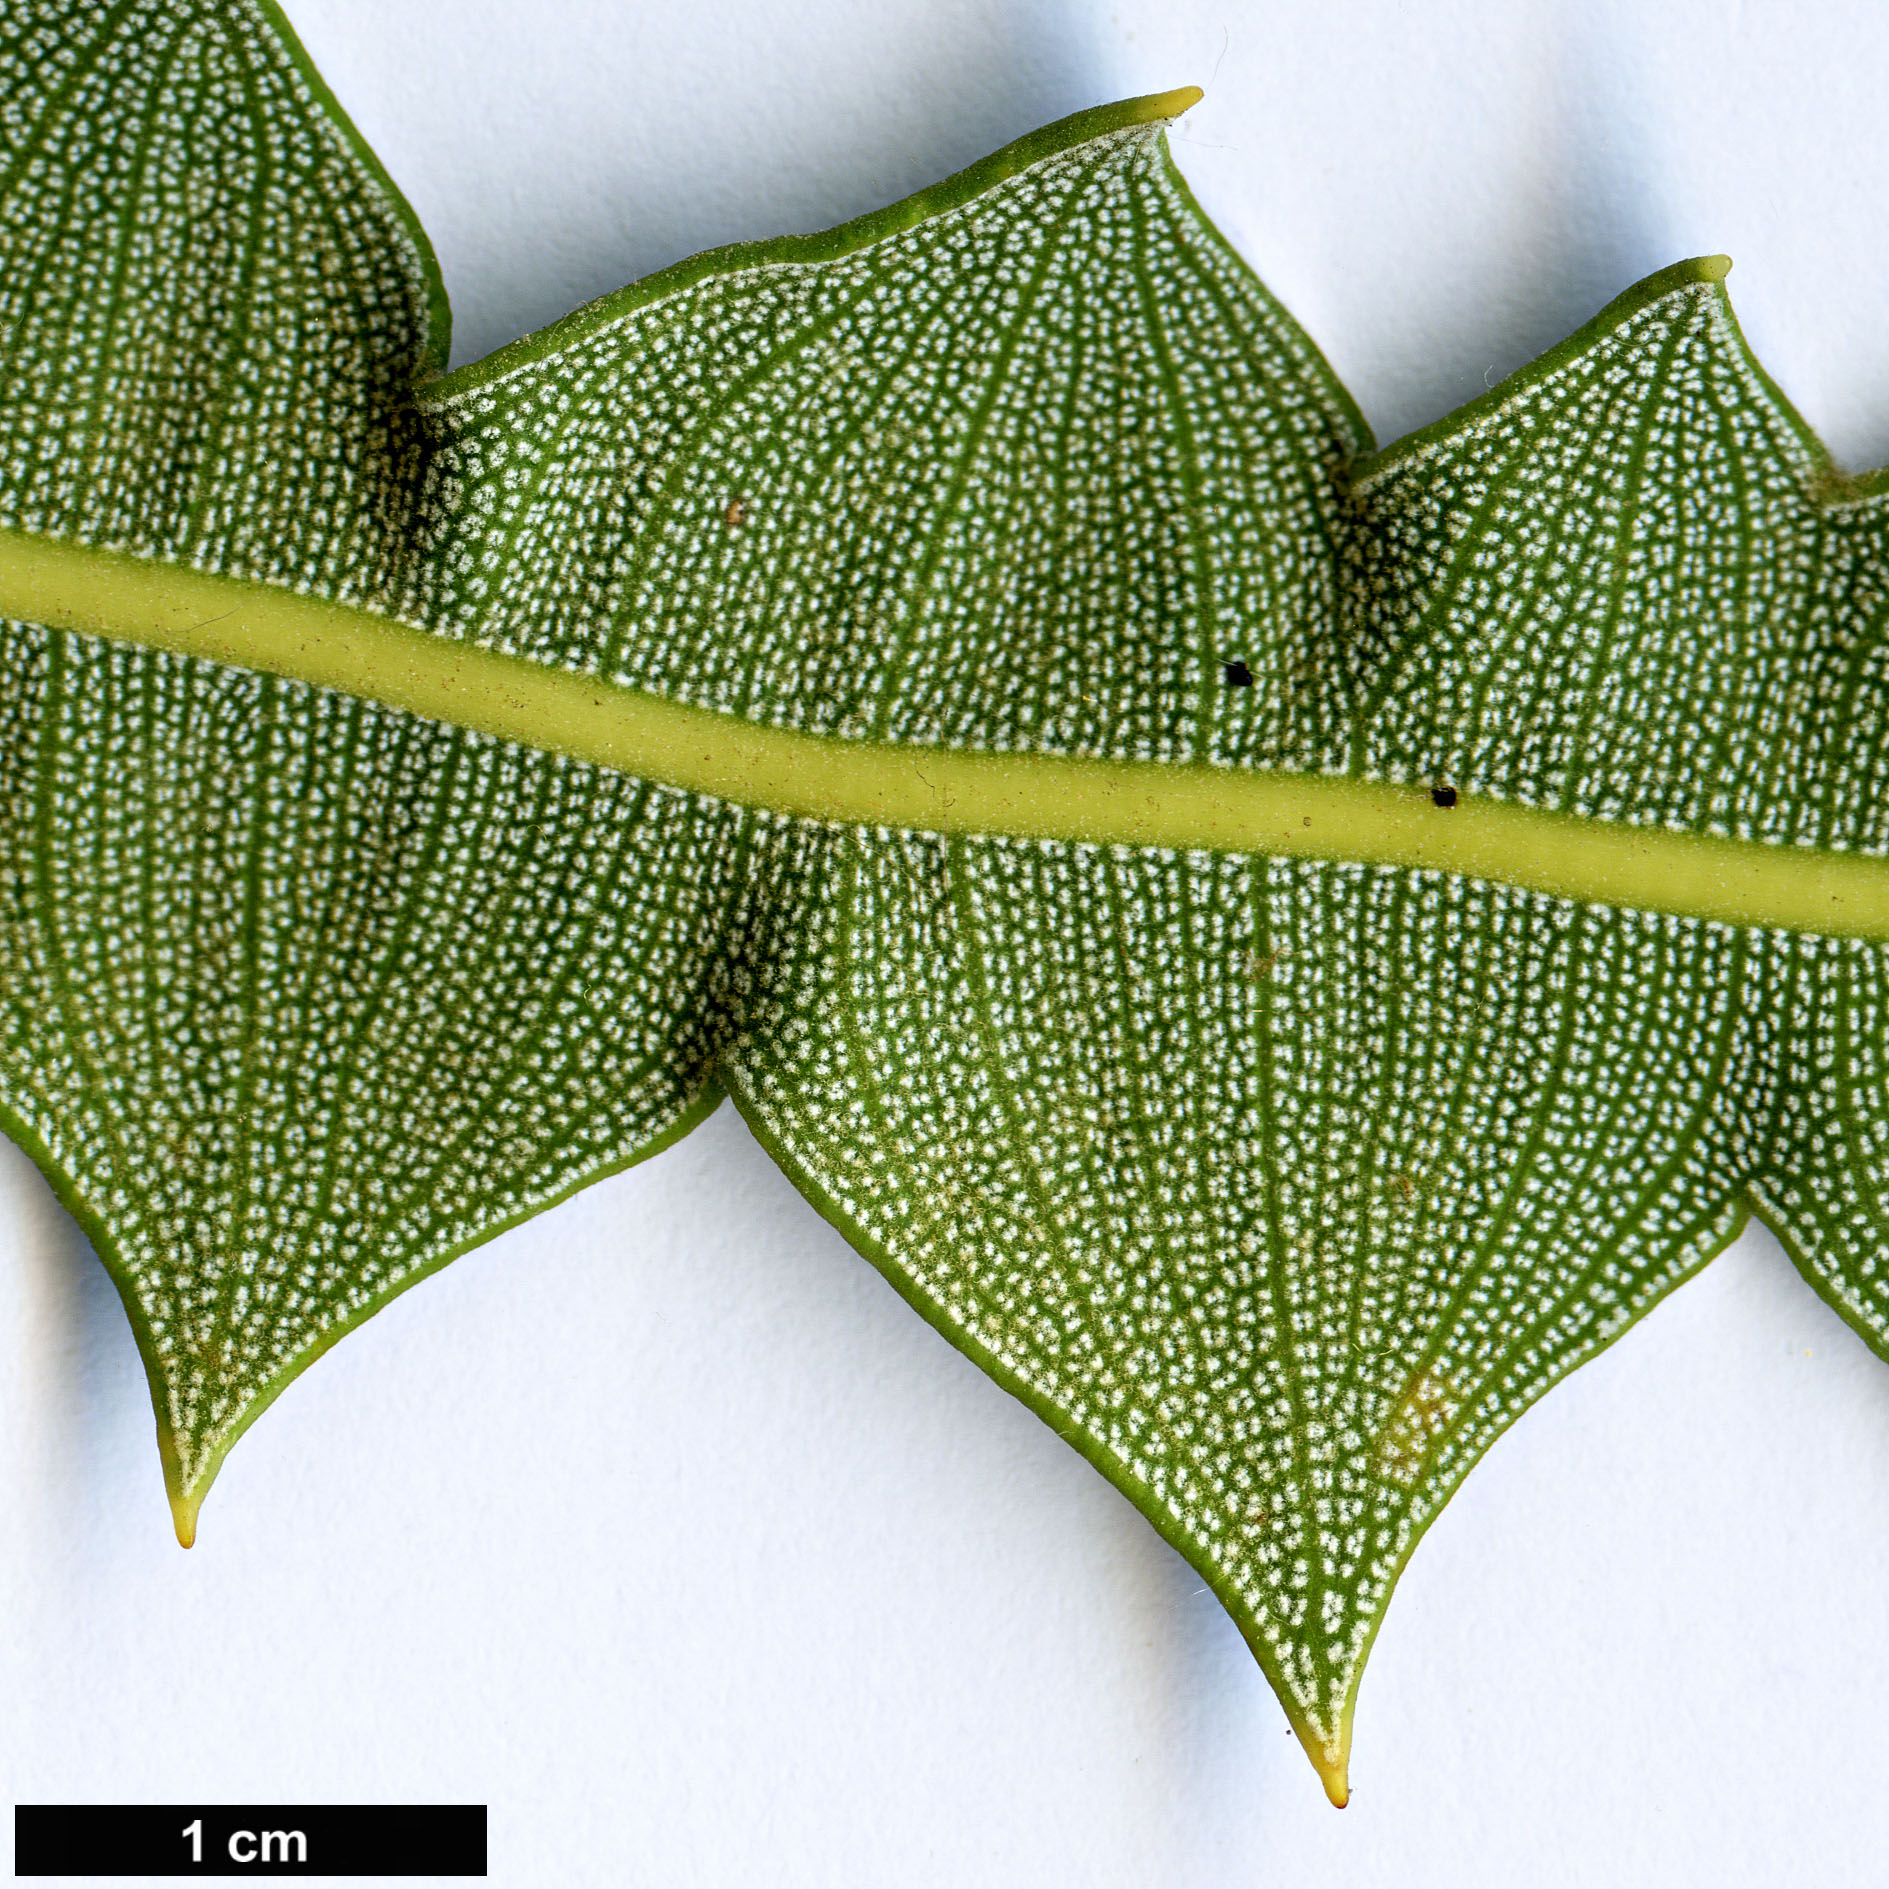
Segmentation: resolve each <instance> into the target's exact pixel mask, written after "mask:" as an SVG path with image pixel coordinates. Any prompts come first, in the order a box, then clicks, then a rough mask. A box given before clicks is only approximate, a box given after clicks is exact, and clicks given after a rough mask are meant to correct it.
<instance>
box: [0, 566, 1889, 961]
mask: <svg viewBox="0 0 1889 1889" xmlns="http://www.w3.org/2000/svg"><path fill="white" fill-rule="evenodd" d="M0 615H4V616H8V617H13V618H17V619H21V620H23V621H26V622H32V623H43V624H46V625H48V626H50V627H53V628H58V629H67V630H74V631H77V632H79V633H81V634H83V635H87V636H98V637H106V638H109V639H111V640H113V641H115V642H122V643H131V644H136V645H139V646H141V647H144V648H151V649H164V650H170V651H174V652H175V653H177V654H179V655H186V656H199V657H203V658H205V659H206V660H208V661H211V662H221V663H232V664H235V665H237V666H238V667H240V668H245V669H254V670H260V671H262V672H264V673H266V674H269V675H276V676H283V677H287V678H289V679H290V680H292V681H296V682H305V683H310V684H312V685H314V686H315V687H317V688H326V689H338V690H341V691H343V692H344V693H346V694H349V695H356V696H363V697H366V698H368V699H370V700H372V701H376V702H384V703H386V704H387V705H388V706H390V707H393V708H399V709H406V710H409V711H410V712H412V713H413V714H416V715H425V716H429V717H431V718H432V719H434V720H437V721H446V722H456V723H459V724H460V725H461V726H463V727H466V728H471V729H476V730H478V731H479V732H480V733H483V734H487V735H495V736H498V737H499V738H501V739H503V740H507V741H518V742H523V743H525V744H526V745H527V746H530V747H535V748H545V749H550V750H552V751H554V752H557V753H561V754H567V755H570V756H571V757H572V758H574V759H577V760H582V761H588V762H594V763H596V764H597V765H599V766H603V767H610V768H617V769H620V770H621V771H622V772H623V773H626V774H630V775H634V776H636V777H638V778H639V779H644V780H653V781H663V782H666V783H668V784H669V785H671V786H674V787H680V788H686V789H688V790H689V791H691V792H694V793H701V794H713V795H716V796H718V797H720V798H722V799H725V800H732V801H738V802H741V803H743V804H745V805H748V806H753V807H766V808H770V809H772V810H773V811H775V812H777V813H783V814H790V815H795V816H799V817H802V818H807V819H815V820H832V821H840V822H845V823H849V824H859V825H867V826H884V827H893V828H913V829H918V830H921V831H928V832H935V833H991V834H1005V835H1009V836H1012V837H1015V838H1019V839H1051V840H1079V841H1087V842H1091V843H1095V844H1103V845H1109V844H1118V845H1127V846H1164V847H1177V848H1193V849H1201V850H1205V851H1212V852H1240V853H1275V854H1291V855H1294V856H1296V857H1299V858H1311V859H1341V860H1355V861H1358V862H1360V863H1363V864H1367V865H1386V866H1409V867H1423V868H1428V869H1431V870H1435V871H1441V872H1454V873H1462V874H1464V875H1466V876H1468V877H1470V878H1475V879H1487V880H1495V881H1498V882H1500V883H1503V884H1507V885H1514V886H1521V887H1525V888H1526V889H1528V890H1530V891H1534V892H1545V893H1549V894H1552V895H1553V896H1555V897H1558V898H1566V899H1577V900H1582V901H1591V902H1594V903H1598V904H1604V905H1621V906H1631V907H1637V908H1639V909H1642V910H1646V911H1655V912H1671V913H1676V914H1680V915H1683V916H1686V917H1693V918H1706V919H1715V920H1719V921H1722V922H1724V923H1726V924H1735V925H1759V926H1768V927H1769V926H1775V927H1780V928H1783V929H1786V930H1791V931H1813V932H1823V933H1828V934H1832V935H1837V936H1847V937H1866V938H1881V939H1889V861H1884V860H1880V859H1872V858H1864V857H1860V856H1858V855H1856V854H1852V853H1827V852H1819V851H1814V850H1811V849H1808V848H1802V847H1782V846H1772V845H1766V844H1763V843H1759V842H1754V841H1748V840H1728V839H1717V838H1711V837H1708V836H1702V835H1695V834H1688V833H1673V832H1668V831H1665V830H1663V829H1658V828H1643V827H1631V826H1624V825H1620V824H1617V823H1614V822H1610V821H1603V820H1592V819H1581V818H1576V817H1572V816H1569V815H1565V814H1557V813H1542V812H1537V811H1534V810H1531V809H1529V808H1526V807H1518V806H1513V805H1511V804H1509V803H1507V802H1504V801H1499V800H1492V799H1488V798H1484V797H1478V796H1474V795H1469V794H1460V795H1459V796H1458V799H1457V803H1456V805H1455V806H1454V807H1453V808H1450V809H1448V810H1445V809H1442V808H1439V807H1437V806H1435V805H1434V804H1433V803H1432V801H1431V798H1430V795H1429V794H1428V792H1427V791H1424V790H1421V789H1413V788H1410V787H1400V786H1393V785H1390V784H1387V783H1384V782H1377V781H1358V780H1349V779H1343V778H1336V777H1330V776H1324V775H1309V774H1288V773H1257V772H1248V771H1244V770H1235V769H1229V768H1218V767H1206V766H1183V765H1176V764H1173V763H1168V762H1159V761H1097V760H1081V759H1076V758H1073V757H1069V756H1061V755H1045V754H1027V755H1026V754H985V753H973V752H967V751H965V750H962V749H953V748H925V747H916V746H910V745H904V744H893V743H886V742H864V741H847V740H838V739H835V738H833V737H830V736H826V735H813V734H803V733H800V732H798V731H795V730H792V729H785V728H768V727H763V726H761V725H759V724H758V723H754V722H750V721H746V720H743V719H741V718H739V717H736V716H731V715H723V714H718V713H716V712H714V711H713V710H709V709H702V708H695V707H691V706H690V705H688V704H686V703H682V702H673V701H667V700H664V699H663V698H661V697H659V696H653V695H647V694H644V693H642V692H640V691H638V690H635V689H625V688H620V687H617V686H615V685H613V684H609V683H604V682H600V681H598V680H597V679H596V678H594V677H587V676H580V675H574V674H572V673H570V672H569V671H567V670H562V669H553V668H548V667H546V666H544V665H542V664H539V663H533V662H527V661H525V660H523V659H521V658H519V657H516V656H504V655H499V654H497V653H495V652H494V651H491V650H483V649H475V648H472V647H469V646H468V645H466V644H463V643H457V642H453V641H450V640H448V639H446V638H443V637H434V636H428V635H426V634H425V633H423V632H421V631H418V630H413V629H409V628H407V627H406V626H404V625H402V624H398V623H395V622H392V621H390V620H389V619H387V618H385V617H380V616H376V615H374V614H373V613H372V612H370V611H364V610H356V609H352V608H349V607H348V606H346V605H342V604H334V603H327V602H323V601H321V600H319V599H317V598H312V597H304V596H300V595H298V594H297V593H295V592H294V591H289V590H280V589H276V588H273V587H270V586H267V585H261V584H251V583H239V582H234V581H232V580H230V579H228V578H222V577H214V576H210V575H208V574H206V573H204V572H201V571H193V570H188V569H185V568H183V567H181V566H177V565H171V564H160V563H155V562H152V561H150V560H148V559H143V558H135V557H128V556H125V555H122V554H119V553H116V552H107V551H97V550H91V549H88V548H85V547H82V546H78V545H72V544H64V543H60V542H58V541H56V540H53V539H49V538H39V537H33V536H30V535H28V534H25V533H20V532H9V531H0Z"/></svg>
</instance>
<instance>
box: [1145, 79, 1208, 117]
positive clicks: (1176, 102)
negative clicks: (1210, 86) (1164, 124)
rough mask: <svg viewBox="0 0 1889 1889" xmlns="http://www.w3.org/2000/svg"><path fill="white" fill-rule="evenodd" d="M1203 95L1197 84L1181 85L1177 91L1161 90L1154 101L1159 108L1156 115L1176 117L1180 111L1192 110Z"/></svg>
mask: <svg viewBox="0 0 1889 1889" xmlns="http://www.w3.org/2000/svg"><path fill="white" fill-rule="evenodd" d="M1205 96H1206V95H1205V94H1204V93H1203V92H1202V91H1201V89H1200V87H1199V86H1197V85H1183V86H1182V87H1181V88H1180V90H1179V91H1177V92H1163V93H1162V94H1161V96H1160V98H1159V99H1158V100H1157V101H1156V103H1157V105H1158V106H1159V108H1160V109H1159V112H1158V114H1157V115H1158V116H1159V117H1162V118H1178V117H1179V116H1180V115H1181V113H1182V112H1186V111H1192V110H1193V109H1194V107H1195V106H1196V105H1198V104H1199V103H1200V101H1201V99H1202V98H1203V97H1205Z"/></svg>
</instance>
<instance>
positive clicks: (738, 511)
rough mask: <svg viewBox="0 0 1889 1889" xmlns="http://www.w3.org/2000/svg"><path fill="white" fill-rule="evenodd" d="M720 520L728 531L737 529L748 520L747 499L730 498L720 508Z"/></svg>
mask: <svg viewBox="0 0 1889 1889" xmlns="http://www.w3.org/2000/svg"><path fill="white" fill-rule="evenodd" d="M721 521H722V523H723V524H724V525H726V526H727V527H728V529H729V530H730V531H739V530H740V529H741V527H742V526H743V525H745V524H746V523H747V522H748V501H747V500H746V499H744V498H731V499H730V500H729V501H728V503H727V505H726V506H725V507H724V508H723V510H722V515H721Z"/></svg>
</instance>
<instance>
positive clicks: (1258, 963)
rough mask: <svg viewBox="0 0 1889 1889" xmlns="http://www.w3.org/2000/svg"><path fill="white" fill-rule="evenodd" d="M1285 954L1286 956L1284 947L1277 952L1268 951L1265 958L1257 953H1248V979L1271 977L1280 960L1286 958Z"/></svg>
mask: <svg viewBox="0 0 1889 1889" xmlns="http://www.w3.org/2000/svg"><path fill="white" fill-rule="evenodd" d="M1285 954H1286V953H1285V947H1284V946H1283V945H1281V946H1280V947H1279V949H1278V950H1277V951H1268V952H1267V953H1266V955H1265V956H1264V957H1263V958H1262V957H1261V956H1260V955H1259V953H1258V952H1257V951H1249V952H1247V954H1246V974H1247V976H1248V977H1270V976H1271V975H1272V967H1273V966H1274V965H1275V964H1277V963H1278V962H1279V960H1280V959H1281V958H1283V957H1284V956H1285Z"/></svg>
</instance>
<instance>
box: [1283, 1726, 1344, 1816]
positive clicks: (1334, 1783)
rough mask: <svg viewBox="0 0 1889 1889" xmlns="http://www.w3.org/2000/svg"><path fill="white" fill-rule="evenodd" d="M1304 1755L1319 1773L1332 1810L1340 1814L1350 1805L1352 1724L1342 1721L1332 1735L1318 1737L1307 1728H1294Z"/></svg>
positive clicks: (1319, 1778) (1319, 1779)
mask: <svg viewBox="0 0 1889 1889" xmlns="http://www.w3.org/2000/svg"><path fill="white" fill-rule="evenodd" d="M1295 1729H1296V1730H1297V1732H1298V1734H1299V1743H1300V1744H1302V1745H1303V1746H1304V1747H1305V1755H1306V1756H1307V1757H1308V1758H1310V1759H1311V1761H1312V1769H1313V1770H1314V1771H1316V1772H1317V1773H1318V1781H1319V1782H1320V1783H1321V1784H1322V1785H1324V1787H1325V1795H1326V1796H1327V1797H1329V1798H1330V1799H1331V1802H1332V1808H1333V1809H1334V1810H1343V1809H1344V1807H1345V1806H1346V1805H1347V1804H1348V1803H1350V1802H1351V1721H1350V1719H1349V1718H1347V1719H1345V1720H1343V1721H1342V1722H1341V1723H1340V1724H1339V1726H1338V1730H1337V1732H1336V1734H1335V1735H1333V1736H1330V1737H1321V1736H1320V1735H1319V1734H1318V1733H1317V1732H1315V1731H1314V1730H1313V1729H1312V1728H1311V1727H1310V1726H1309V1725H1300V1726H1298V1727H1296V1728H1295Z"/></svg>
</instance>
